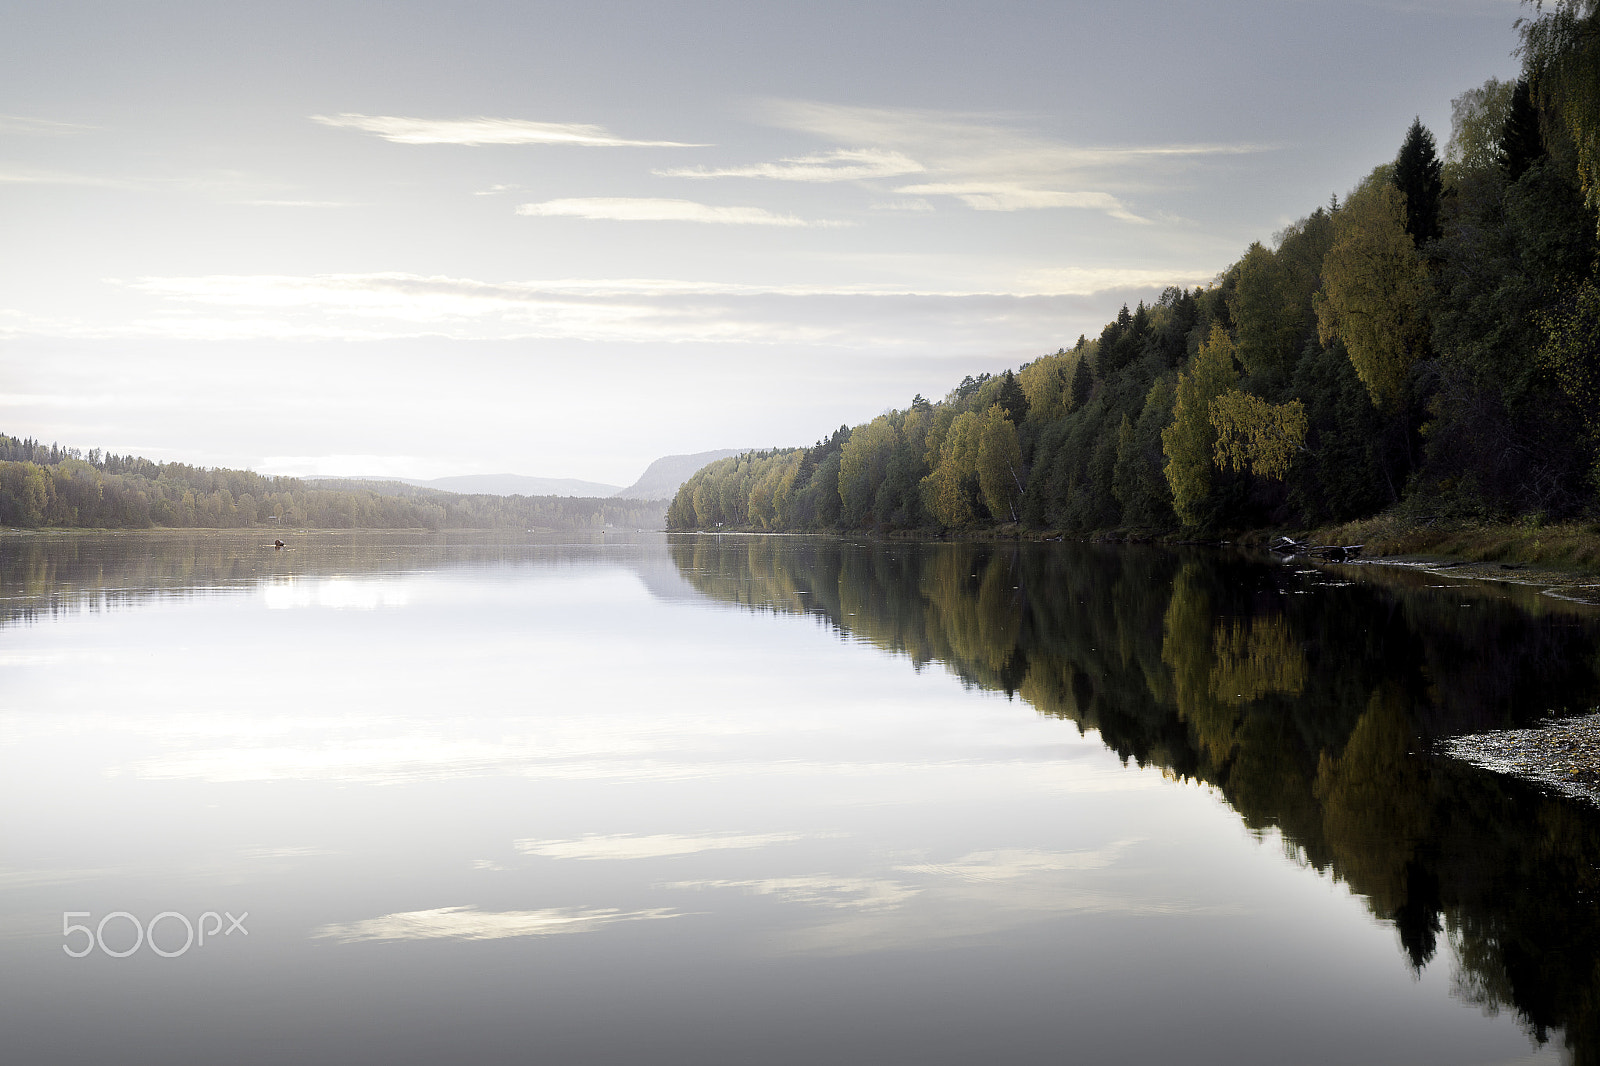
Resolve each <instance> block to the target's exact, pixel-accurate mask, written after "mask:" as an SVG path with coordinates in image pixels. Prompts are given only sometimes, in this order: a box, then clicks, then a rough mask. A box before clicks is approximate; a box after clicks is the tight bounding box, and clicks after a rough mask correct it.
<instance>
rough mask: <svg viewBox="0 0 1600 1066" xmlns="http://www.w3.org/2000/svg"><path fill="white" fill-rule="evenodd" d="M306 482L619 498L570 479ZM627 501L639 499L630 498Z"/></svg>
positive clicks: (613, 490)
mask: <svg viewBox="0 0 1600 1066" xmlns="http://www.w3.org/2000/svg"><path fill="white" fill-rule="evenodd" d="M305 480H307V481H322V480H342V481H398V482H400V483H401V484H405V485H415V486H417V487H418V488H423V489H440V490H443V491H444V492H459V493H462V494H464V495H469V496H470V495H482V496H588V497H593V498H595V499H601V498H604V497H607V496H616V495H619V492H618V490H617V486H615V485H606V484H603V483H601V482H599V481H579V480H578V479H577V478H570V477H528V476H526V475H524V474H457V475H455V476H454V477H436V478H433V479H432V480H430V481H421V480H418V479H417V478H409V477H379V476H376V475H368V476H356V477H348V478H339V479H328V478H306V479H305ZM626 498H627V499H643V498H644V497H638V496H630V497H626Z"/></svg>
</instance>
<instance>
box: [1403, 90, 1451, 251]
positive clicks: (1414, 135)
mask: <svg viewBox="0 0 1600 1066" xmlns="http://www.w3.org/2000/svg"><path fill="white" fill-rule="evenodd" d="M1440 170H1441V164H1440V162H1439V157H1438V155H1437V154H1436V153H1435V152H1434V146H1433V134H1431V133H1429V132H1428V129H1427V127H1426V126H1424V125H1423V124H1422V119H1420V118H1417V119H1413V120H1412V122H1411V128H1410V129H1408V130H1406V139H1405V143H1403V144H1401V146H1400V154H1399V155H1398V156H1396V157H1395V161H1394V187H1395V188H1396V189H1399V190H1400V194H1401V195H1402V196H1404V197H1405V208H1406V211H1405V229H1406V232H1407V233H1408V234H1410V235H1411V241H1412V243H1413V244H1415V245H1416V246H1417V247H1418V248H1421V247H1422V246H1423V245H1424V244H1427V243H1428V242H1429V241H1431V240H1435V239H1437V238H1438V237H1439V235H1440V233H1441V230H1440V228H1439V198H1440V197H1441V196H1443V195H1444V179H1443V178H1442V177H1441V176H1440Z"/></svg>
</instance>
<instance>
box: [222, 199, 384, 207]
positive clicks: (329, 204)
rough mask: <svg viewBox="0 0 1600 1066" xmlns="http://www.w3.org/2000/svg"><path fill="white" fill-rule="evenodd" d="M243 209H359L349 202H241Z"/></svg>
mask: <svg viewBox="0 0 1600 1066" xmlns="http://www.w3.org/2000/svg"><path fill="white" fill-rule="evenodd" d="M238 203H239V205H240V206H242V207H357V206H359V205H357V204H353V203H351V202H349V201H348V200H240V201H238Z"/></svg>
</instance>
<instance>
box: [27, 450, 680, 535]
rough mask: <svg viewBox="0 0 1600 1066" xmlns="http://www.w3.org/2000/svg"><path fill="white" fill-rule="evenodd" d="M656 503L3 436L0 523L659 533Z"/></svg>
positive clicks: (29, 525)
mask: <svg viewBox="0 0 1600 1066" xmlns="http://www.w3.org/2000/svg"><path fill="white" fill-rule="evenodd" d="M661 522H662V504H661V503H660V502H659V501H650V500H616V499H584V498H581V497H567V496H488V495H462V494H458V493H453V492H444V491H441V490H438V489H426V488H418V487H416V486H413V485H406V484H403V483H401V482H371V481H316V482H306V481H302V480H300V479H299V478H292V477H267V476H264V475H261V474H256V473H252V472H250V471H248V470H222V469H205V468H201V467H195V466H189V465H187V464H184V463H157V462H153V461H151V460H149V459H144V458H140V457H138V456H132V455H115V454H107V453H105V452H103V451H100V450H99V449H91V450H90V451H88V452H83V451H80V450H78V449H76V448H63V447H61V446H60V445H58V444H52V445H49V446H48V447H47V446H45V445H44V444H41V443H40V442H38V441H35V440H19V439H17V438H16V437H8V436H4V435H0V525H4V526H11V527H19V528H37V527H40V526H46V527H54V528H89V529H146V528H149V527H152V526H163V527H172V528H211V529H222V528H225V529H232V528H248V527H251V526H274V527H283V528H307V527H309V528H317V529H559V530H576V529H603V528H606V527H608V526H609V527H616V528H623V529H659V528H660V527H661Z"/></svg>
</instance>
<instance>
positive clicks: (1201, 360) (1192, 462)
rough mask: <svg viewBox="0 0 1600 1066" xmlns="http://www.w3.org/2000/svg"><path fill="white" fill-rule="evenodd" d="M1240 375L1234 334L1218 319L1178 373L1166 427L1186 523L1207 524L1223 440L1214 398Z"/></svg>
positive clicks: (1171, 472) (1178, 506)
mask: <svg viewBox="0 0 1600 1066" xmlns="http://www.w3.org/2000/svg"><path fill="white" fill-rule="evenodd" d="M1238 380H1239V372H1238V371H1237V370H1236V369H1234V366H1233V339H1232V338H1231V337H1229V336H1228V331H1227V330H1225V329H1223V328H1222V325H1221V323H1217V324H1215V325H1213V326H1212V327H1211V336H1210V337H1209V338H1208V339H1207V340H1206V342H1205V343H1204V344H1202V345H1201V346H1200V352H1199V354H1198V355H1196V356H1195V357H1194V361H1193V362H1192V363H1190V364H1189V371H1188V373H1185V374H1179V375H1178V392H1177V401H1176V403H1175V405H1174V407H1173V411H1172V424H1171V425H1169V426H1167V428H1166V429H1164V430H1162V431H1161V450H1162V452H1163V454H1165V455H1166V457H1167V465H1166V469H1165V471H1164V472H1165V473H1166V475H1167V484H1168V485H1170V486H1172V507H1173V510H1175V511H1177V513H1178V518H1179V519H1180V520H1181V521H1182V522H1183V524H1184V525H1186V526H1196V525H1200V524H1201V522H1202V514H1201V509H1200V505H1201V503H1202V502H1203V501H1204V500H1205V498H1206V496H1207V495H1209V494H1210V492H1211V469H1212V458H1213V454H1214V452H1215V450H1216V443H1217V431H1216V429H1215V428H1214V427H1213V426H1212V424H1211V401H1212V400H1215V399H1216V398H1217V397H1218V396H1221V395H1222V394H1223V393H1224V392H1227V391H1228V390H1229V389H1230V388H1232V387H1233V385H1234V383H1235V382H1236V381H1238Z"/></svg>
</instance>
